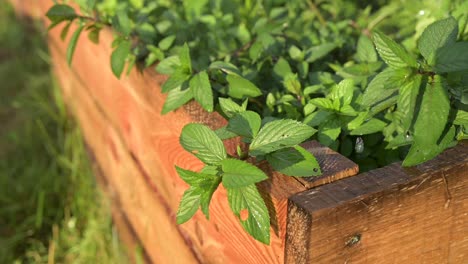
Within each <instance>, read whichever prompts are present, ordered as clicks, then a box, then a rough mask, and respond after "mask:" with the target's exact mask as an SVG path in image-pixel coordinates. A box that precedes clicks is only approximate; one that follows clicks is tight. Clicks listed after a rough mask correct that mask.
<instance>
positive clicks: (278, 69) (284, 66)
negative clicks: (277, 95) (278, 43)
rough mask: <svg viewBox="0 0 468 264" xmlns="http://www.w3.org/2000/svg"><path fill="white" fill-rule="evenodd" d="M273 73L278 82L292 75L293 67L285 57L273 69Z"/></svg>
mask: <svg viewBox="0 0 468 264" xmlns="http://www.w3.org/2000/svg"><path fill="white" fill-rule="evenodd" d="M273 73H274V75H275V77H276V78H277V79H278V80H280V81H281V80H283V79H284V78H285V77H286V76H287V75H288V74H292V73H293V72H292V70H291V66H289V63H288V61H287V60H285V59H284V58H283V57H281V58H279V59H278V61H277V62H276V64H275V66H274V67H273Z"/></svg>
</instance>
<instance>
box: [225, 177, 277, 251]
mask: <svg viewBox="0 0 468 264" xmlns="http://www.w3.org/2000/svg"><path fill="white" fill-rule="evenodd" d="M227 192H228V201H229V205H230V207H231V210H232V211H233V212H234V214H235V215H236V216H237V217H238V218H239V220H240V222H241V225H242V227H243V228H244V229H245V230H246V231H247V232H248V233H249V234H250V235H252V236H253V237H254V238H255V239H256V240H258V241H260V242H262V243H264V244H267V245H268V244H270V215H269V214H268V209H267V207H266V205H265V202H264V201H263V199H262V196H261V195H260V193H259V192H258V190H257V187H256V186H255V185H254V184H252V185H249V186H246V187H242V188H231V189H227ZM244 210H245V211H244ZM245 214H247V219H245V218H243V216H245ZM244 219H245V220H244Z"/></svg>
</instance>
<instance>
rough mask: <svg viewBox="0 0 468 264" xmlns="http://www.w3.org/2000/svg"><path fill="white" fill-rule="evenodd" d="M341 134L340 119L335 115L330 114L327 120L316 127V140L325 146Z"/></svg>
mask: <svg viewBox="0 0 468 264" xmlns="http://www.w3.org/2000/svg"><path fill="white" fill-rule="evenodd" d="M340 134H341V124H340V120H339V118H338V117H337V116H336V115H332V116H331V117H329V118H328V120H327V121H325V122H323V123H322V124H320V126H319V129H318V135H317V137H318V140H319V142H320V143H322V144H323V145H325V146H330V145H331V144H333V143H334V142H335V141H336V139H337V138H338V136H339V135H340Z"/></svg>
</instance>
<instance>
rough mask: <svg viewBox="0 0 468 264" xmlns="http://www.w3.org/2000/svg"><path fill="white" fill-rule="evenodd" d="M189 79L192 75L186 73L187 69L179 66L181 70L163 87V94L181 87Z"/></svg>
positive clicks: (172, 75) (173, 74)
mask: <svg viewBox="0 0 468 264" xmlns="http://www.w3.org/2000/svg"><path fill="white" fill-rule="evenodd" d="M189 78H190V74H189V73H188V72H187V71H186V69H185V68H183V67H182V66H179V68H177V69H176V70H175V71H174V72H173V73H172V74H171V76H169V78H168V79H167V80H166V81H165V82H164V84H163V85H162V87H161V88H162V92H163V93H167V92H169V91H171V90H174V89H176V88H178V87H181V86H182V85H183V84H184V83H185V82H186V81H187V80H188V79H189Z"/></svg>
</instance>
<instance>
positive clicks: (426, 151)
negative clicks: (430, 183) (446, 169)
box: [403, 75, 450, 166]
mask: <svg viewBox="0 0 468 264" xmlns="http://www.w3.org/2000/svg"><path fill="white" fill-rule="evenodd" d="M449 111H450V101H449V98H448V94H447V91H446V90H445V88H444V87H443V85H442V79H441V77H440V76H438V75H436V76H435V77H434V80H431V81H430V82H428V83H427V84H426V87H425V90H424V94H423V98H422V102H421V106H420V111H419V113H418V116H417V119H416V122H415V124H414V135H413V140H414V143H413V145H412V146H411V148H410V150H409V152H408V155H407V156H406V158H405V160H404V161H403V166H413V165H416V164H419V163H421V162H424V161H427V160H429V159H432V158H434V157H435V156H436V155H437V154H439V153H440V151H441V150H440V148H439V147H438V145H437V142H438V140H439V138H440V137H441V136H442V132H443V131H444V129H445V126H446V125H447V121H448V115H449Z"/></svg>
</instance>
